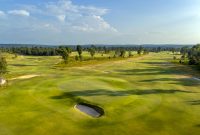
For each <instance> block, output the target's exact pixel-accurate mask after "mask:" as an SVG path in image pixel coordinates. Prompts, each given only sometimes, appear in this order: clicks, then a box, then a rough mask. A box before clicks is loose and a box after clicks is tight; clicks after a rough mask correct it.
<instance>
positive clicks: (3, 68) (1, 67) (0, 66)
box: [0, 56, 7, 75]
mask: <svg viewBox="0 0 200 135" xmlns="http://www.w3.org/2000/svg"><path fill="white" fill-rule="evenodd" d="M6 72H7V61H6V58H5V57H3V56H0V74H1V75H3V74H5V73H6Z"/></svg>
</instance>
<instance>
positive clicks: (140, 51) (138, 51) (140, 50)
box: [137, 46, 144, 55]
mask: <svg viewBox="0 0 200 135" xmlns="http://www.w3.org/2000/svg"><path fill="white" fill-rule="evenodd" d="M143 50H144V48H143V47H142V46H140V47H139V49H138V50H137V54H139V55H141V54H142V52H143Z"/></svg>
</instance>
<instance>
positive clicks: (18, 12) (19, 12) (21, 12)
mask: <svg viewBox="0 0 200 135" xmlns="http://www.w3.org/2000/svg"><path fill="white" fill-rule="evenodd" d="M8 14H11V15H18V16H30V13H29V12H28V11H26V10H10V11H8Z"/></svg>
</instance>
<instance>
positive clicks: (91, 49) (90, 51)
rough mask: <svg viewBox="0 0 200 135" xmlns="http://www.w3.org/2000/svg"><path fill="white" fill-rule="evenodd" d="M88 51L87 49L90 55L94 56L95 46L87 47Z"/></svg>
mask: <svg viewBox="0 0 200 135" xmlns="http://www.w3.org/2000/svg"><path fill="white" fill-rule="evenodd" d="M88 51H89V53H90V55H91V57H92V58H94V55H95V48H93V47H91V48H89V50H88Z"/></svg>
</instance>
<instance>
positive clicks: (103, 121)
mask: <svg viewBox="0 0 200 135" xmlns="http://www.w3.org/2000/svg"><path fill="white" fill-rule="evenodd" d="M7 57H8V56H7ZM172 57H173V55H171V54H169V53H166V52H164V53H150V54H149V55H145V56H141V57H138V58H130V59H125V60H118V61H112V60H111V61H108V62H103V63H98V64H96V65H84V66H82V67H66V68H56V67H55V66H54V65H55V64H56V63H58V62H59V61H60V59H59V58H58V57H53V56H52V57H50V56H49V57H42V56H41V57H33V56H19V57H17V58H16V59H12V56H9V59H8V60H7V61H8V64H9V67H8V69H9V71H10V72H9V74H7V75H6V78H7V79H8V81H9V82H8V86H6V87H2V88H0V135H109V134H112V135H188V134H191V135H199V133H200V119H199V118H200V93H199V92H200V81H199V80H198V79H195V78H197V77H199V76H200V75H199V73H198V72H197V71H195V70H193V69H190V68H189V67H187V66H184V65H175V64H172V63H170V62H169V61H170V60H171V59H172ZM80 101H82V102H87V103H91V104H93V105H97V106H100V107H101V108H103V109H104V111H105V115H104V116H102V117H100V118H97V119H96V118H91V117H90V116H87V115H85V114H83V113H81V112H79V111H78V110H76V109H74V106H75V105H76V103H77V102H80Z"/></svg>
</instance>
